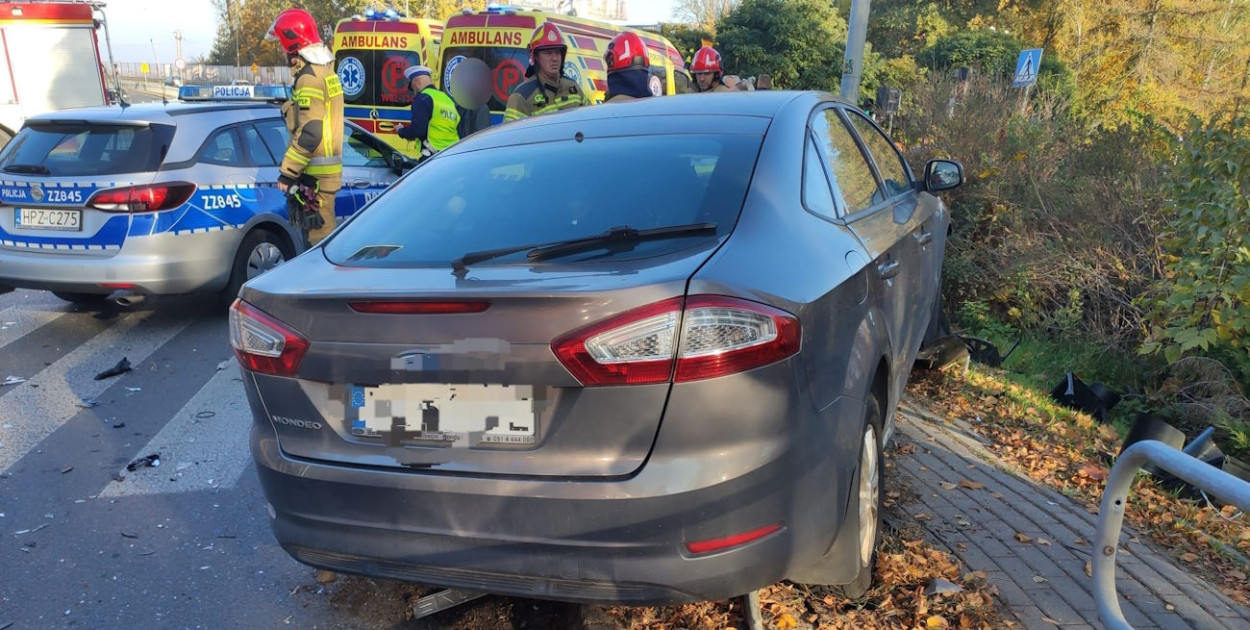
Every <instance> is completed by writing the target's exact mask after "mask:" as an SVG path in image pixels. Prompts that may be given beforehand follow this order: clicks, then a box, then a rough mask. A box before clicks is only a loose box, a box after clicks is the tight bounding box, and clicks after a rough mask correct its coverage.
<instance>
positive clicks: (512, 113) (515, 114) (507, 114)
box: [503, 108, 525, 122]
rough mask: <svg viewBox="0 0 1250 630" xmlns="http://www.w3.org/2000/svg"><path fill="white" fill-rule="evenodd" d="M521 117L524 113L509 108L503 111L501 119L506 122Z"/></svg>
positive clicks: (523, 116)
mask: <svg viewBox="0 0 1250 630" xmlns="http://www.w3.org/2000/svg"><path fill="white" fill-rule="evenodd" d="M522 118H525V114H522V113H521V112H520V111H518V110H516V109H512V108H509V109H507V110H505V111H504V113H503V119H504V120H505V121H508V122H511V121H514V120H521V119H522Z"/></svg>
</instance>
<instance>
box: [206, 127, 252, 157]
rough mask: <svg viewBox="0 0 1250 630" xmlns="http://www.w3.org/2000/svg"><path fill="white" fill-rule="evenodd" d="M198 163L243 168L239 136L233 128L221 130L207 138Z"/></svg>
mask: <svg viewBox="0 0 1250 630" xmlns="http://www.w3.org/2000/svg"><path fill="white" fill-rule="evenodd" d="M200 161H201V162H207V163H209V164H221V165H223V166H243V165H244V160H243V151H241V150H240V149H239V136H238V134H236V133H235V132H234V128H233V127H231V128H229V129H222V130H221V131H218V132H217V133H215V134H213V135H212V136H209V138H208V142H206V143H204V148H203V149H202V150H201V153H200Z"/></svg>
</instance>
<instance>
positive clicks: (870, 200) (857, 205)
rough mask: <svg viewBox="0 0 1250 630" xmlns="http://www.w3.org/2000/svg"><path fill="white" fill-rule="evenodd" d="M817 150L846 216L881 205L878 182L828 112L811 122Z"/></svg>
mask: <svg viewBox="0 0 1250 630" xmlns="http://www.w3.org/2000/svg"><path fill="white" fill-rule="evenodd" d="M811 127H812V133H813V134H815V136H816V148H817V149H819V150H820V153H821V155H822V156H823V157H824V158H825V166H826V169H825V172H826V174H827V175H828V176H829V180H830V183H832V184H833V190H834V196H835V198H836V199H837V200H838V202H839V204H838V205H839V206H841V207H842V210H843V212H845V213H846V214H854V213H856V212H859V211H861V210H865V209H867V208H870V207H872V206H873V205H875V204H876V203H878V202H880V201H883V200H884V199H885V197H884V196H882V195H881V192H880V191H879V190H878V189H877V178H876V176H875V175H873V173H872V167H871V166H869V165H868V162H867V161H866V160H865V159H864V154H863V152H861V151H860V150H859V144H858V143H856V142H855V138H854V137H853V136H851V132H850V131H849V130H847V128H846V126H845V125H843V124H842V119H841V118H839V117H838V113H837V111H836V110H834V109H832V108H830V109H826V110H824V111H822V112H819V113H817V114H816V116H814V117H813V118H812V122H811Z"/></svg>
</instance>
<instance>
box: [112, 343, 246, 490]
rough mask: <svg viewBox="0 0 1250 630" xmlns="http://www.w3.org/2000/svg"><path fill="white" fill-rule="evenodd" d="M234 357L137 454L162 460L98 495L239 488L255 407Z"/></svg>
mask: <svg viewBox="0 0 1250 630" xmlns="http://www.w3.org/2000/svg"><path fill="white" fill-rule="evenodd" d="M239 378H240V375H239V367H238V364H236V363H235V362H234V361H233V360H231V361H230V363H229V366H228V367H227V368H225V369H222V370H219V371H218V372H217V373H216V374H214V375H213V377H212V378H211V379H209V381H208V382H207V383H205V384H204V386H203V387H201V388H200V391H198V392H196V394H195V396H192V397H191V400H189V401H187V404H186V405H183V407H182V409H181V410H179V411H178V413H177V414H176V415H174V417H173V418H172V419H171V420H170V421H169V422H168V423H166V424H165V426H164V428H162V429H161V430H160V432H159V433H157V434H156V436H155V437H153V438H152V440H151V441H149V442H148V443H147V444H146V445H144V447H143V448H142V449H140V450H139V451H137V452H135V453H134V457H142V456H145V455H148V454H151V453H159V454H160V456H161V459H160V461H161V465H160V466H159V467H156V468H140V469H138V470H136V471H134V472H129V471H127V470H126V469H125V468H122V469H121V471H120V472H119V473H118V474H119V475H120V476H122V477H125V480H124V481H121V482H117V481H113V482H110V483H109V484H108V485H107V486H105V488H104V490H103V491H101V492H100V494H99V495H98V497H99V498H115V497H125V496H134V495H149V494H172V493H178V492H191V491H194V490H208V489H212V488H233V487H234V485H235V484H236V483H238V481H239V478H240V477H241V476H242V475H243V471H245V470H246V469H247V466H248V464H250V463H251V461H252V456H251V452H250V451H249V450H248V444H247V442H248V434H249V429H250V427H251V424H252V412H251V409H250V407H248V404H247V396H246V395H245V394H244V392H243V385H242V384H241V383H239V382H238V379H239Z"/></svg>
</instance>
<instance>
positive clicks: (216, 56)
mask: <svg viewBox="0 0 1250 630" xmlns="http://www.w3.org/2000/svg"><path fill="white" fill-rule="evenodd" d="M368 4H369V2H368V1H367V0H296V1H295V2H292V1H291V0H213V7H214V8H215V9H216V11H217V38H216V40H215V41H214V42H213V50H212V52H211V53H210V54H209V59H210V60H211V61H212V63H213V64H216V65H230V66H233V65H241V66H246V65H250V64H252V63H256V64H259V65H262V66H284V65H286V57H285V55H284V54H283V53H282V51H281V50H280V49H279V48H278V46H277V44H274V43H272V42H267V41H265V34H266V32H267V30H268V29H269V25H271V24H273V19H274V17H276V16H277V15H278V14H279V13H281V12H282V11H284V10H286V9H289V8H291V7H298V8H303V9H306V10H307V11H308V12H309V13H311V14H312V16H313V18H314V19H316V20H317V25H318V26H319V27H321V29H322V33H321V34H322V37H323V38H324V37H325V36H326V35H327V34H328V33H330V32H331V31H332V30H333V28H334V25H335V24H337V23H338V21H339V20H342V19H344V18H346V17H350V16H351V15H353V14H355V13H359V12H360V11H362V10H363V9H364V7H365V6H366V5H368ZM326 43H327V44H329V42H328V41H327V42H326Z"/></svg>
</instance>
